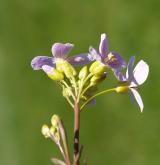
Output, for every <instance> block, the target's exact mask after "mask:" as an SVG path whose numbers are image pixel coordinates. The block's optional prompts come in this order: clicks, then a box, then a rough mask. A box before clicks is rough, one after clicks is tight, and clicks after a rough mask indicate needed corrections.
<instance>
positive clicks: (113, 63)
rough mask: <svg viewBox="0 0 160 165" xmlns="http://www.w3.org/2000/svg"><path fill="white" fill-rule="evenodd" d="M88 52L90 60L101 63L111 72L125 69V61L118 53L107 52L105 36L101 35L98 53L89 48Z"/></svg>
mask: <svg viewBox="0 0 160 165" xmlns="http://www.w3.org/2000/svg"><path fill="white" fill-rule="evenodd" d="M89 52H90V55H91V58H92V60H97V61H101V62H102V63H103V64H104V65H107V66H108V67H109V68H111V69H113V70H117V69H119V68H122V67H126V63H125V61H124V60H123V58H122V57H121V56H120V55H119V54H118V53H116V52H109V50H108V41H107V38H106V34H101V41H100V44H99V52H98V51H97V50H96V49H95V48H93V47H90V48H89Z"/></svg>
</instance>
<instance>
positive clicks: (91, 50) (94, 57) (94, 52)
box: [89, 46, 101, 61]
mask: <svg viewBox="0 0 160 165" xmlns="http://www.w3.org/2000/svg"><path fill="white" fill-rule="evenodd" d="M89 53H90V55H91V59H92V61H94V60H96V61H101V56H100V54H99V53H98V52H97V50H96V49H95V48H93V47H91V46H90V47H89Z"/></svg>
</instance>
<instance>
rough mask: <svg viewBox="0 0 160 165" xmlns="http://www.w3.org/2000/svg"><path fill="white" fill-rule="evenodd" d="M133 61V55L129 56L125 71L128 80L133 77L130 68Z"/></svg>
mask: <svg viewBox="0 0 160 165" xmlns="http://www.w3.org/2000/svg"><path fill="white" fill-rule="evenodd" d="M134 61H135V57H134V56H132V57H131V58H130V60H129V62H128V66H127V71H126V78H127V79H128V80H131V79H132V77H133V70H132V68H133V65H134Z"/></svg>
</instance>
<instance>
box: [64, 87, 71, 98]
mask: <svg viewBox="0 0 160 165" xmlns="http://www.w3.org/2000/svg"><path fill="white" fill-rule="evenodd" d="M62 94H63V96H64V97H68V96H71V88H70V89H68V88H65V87H64V88H63V92H62Z"/></svg>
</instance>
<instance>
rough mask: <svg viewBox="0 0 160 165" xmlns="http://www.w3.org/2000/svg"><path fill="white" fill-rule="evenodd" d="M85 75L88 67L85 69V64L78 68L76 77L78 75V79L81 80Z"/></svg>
mask: <svg viewBox="0 0 160 165" xmlns="http://www.w3.org/2000/svg"><path fill="white" fill-rule="evenodd" d="M87 75H88V69H87V66H84V67H83V68H82V69H81V70H80V72H79V75H78V77H79V79H80V80H81V79H85V78H86V77H87Z"/></svg>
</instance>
